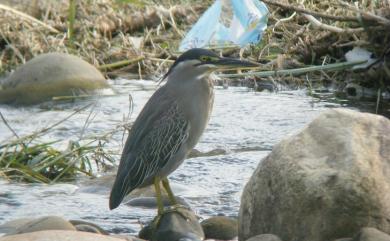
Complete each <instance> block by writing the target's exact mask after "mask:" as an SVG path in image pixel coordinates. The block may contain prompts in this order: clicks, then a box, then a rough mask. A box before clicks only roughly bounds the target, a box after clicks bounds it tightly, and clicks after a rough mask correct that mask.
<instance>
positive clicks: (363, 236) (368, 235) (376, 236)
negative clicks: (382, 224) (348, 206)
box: [352, 227, 390, 241]
mask: <svg viewBox="0 0 390 241" xmlns="http://www.w3.org/2000/svg"><path fill="white" fill-rule="evenodd" d="M352 241H390V235H389V234H387V233H384V232H382V231H380V230H378V229H376V228H369V227H366V228H362V229H361V231H360V232H359V233H358V234H357V235H356V236H355V237H353V239H352Z"/></svg>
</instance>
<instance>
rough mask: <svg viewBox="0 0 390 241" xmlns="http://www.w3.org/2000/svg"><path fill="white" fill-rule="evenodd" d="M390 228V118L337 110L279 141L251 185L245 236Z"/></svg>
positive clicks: (323, 235) (243, 211) (332, 235)
mask: <svg viewBox="0 0 390 241" xmlns="http://www.w3.org/2000/svg"><path fill="white" fill-rule="evenodd" d="M365 226H370V227H376V228H377V229H379V230H381V231H383V232H386V233H390V121H389V120H388V119H386V118H385V117H382V116H379V115H373V114H365V113H358V112H355V111H352V110H344V109H334V110H329V111H326V112H324V113H322V114H321V115H320V116H319V117H318V118H317V119H315V120H314V121H313V122H311V123H310V124H309V125H308V126H307V127H306V128H305V129H304V130H302V131H301V132H300V133H298V134H296V135H294V136H291V137H289V138H287V139H285V140H283V141H281V142H280V143H279V144H278V145H276V146H275V147H274V149H273V151H272V152H271V153H270V155H268V156H267V157H266V158H265V159H264V160H263V161H262V162H261V163H260V164H259V165H258V167H257V169H256V170H255V172H254V173H253V175H252V177H251V178H250V180H249V182H248V183H247V184H246V186H245V189H244V191H243V194H242V197H241V207H240V213H239V240H246V239H248V238H250V237H252V236H255V235H257V234H263V233H272V234H275V235H277V236H279V237H280V238H281V239H282V240H291V241H294V240H299V241H309V240H310V241H328V240H335V239H338V238H343V237H352V236H354V234H356V233H357V232H358V231H359V230H360V228H362V227H365Z"/></svg>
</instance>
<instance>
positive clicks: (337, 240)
mask: <svg viewBox="0 0 390 241" xmlns="http://www.w3.org/2000/svg"><path fill="white" fill-rule="evenodd" d="M333 241H352V238H338V239H335V240H333Z"/></svg>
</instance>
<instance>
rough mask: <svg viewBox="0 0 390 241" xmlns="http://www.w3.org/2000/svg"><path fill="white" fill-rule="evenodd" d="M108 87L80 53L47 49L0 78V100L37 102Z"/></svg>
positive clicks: (89, 92) (20, 102) (102, 77)
mask: <svg viewBox="0 0 390 241" xmlns="http://www.w3.org/2000/svg"><path fill="white" fill-rule="evenodd" d="M108 87H109V85H108V83H107V81H106V79H105V78H104V76H103V75H102V74H101V73H100V72H99V70H97V69H96V68H95V67H94V66H92V65H91V64H89V63H87V62H86V61H84V60H82V59H80V58H79V57H77V56H73V55H69V54H63V53H48V54H42V55H39V56H37V57H35V58H33V59H31V60H30V61H28V62H26V63H25V64H24V65H22V66H20V67H18V68H17V69H16V70H15V72H14V73H12V74H11V75H10V76H9V77H8V78H6V79H4V80H1V81H0V103H7V104H8V103H10V104H36V103H40V102H43V101H48V100H51V99H52V97H56V96H72V95H84V94H87V95H90V94H93V93H94V91H95V90H98V89H103V88H108Z"/></svg>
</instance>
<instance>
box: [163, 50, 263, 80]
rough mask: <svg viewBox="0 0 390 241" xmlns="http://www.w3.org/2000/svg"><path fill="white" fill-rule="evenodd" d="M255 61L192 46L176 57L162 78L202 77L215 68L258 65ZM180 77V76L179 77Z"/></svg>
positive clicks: (225, 68) (237, 67) (243, 67)
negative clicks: (222, 55)
mask: <svg viewBox="0 0 390 241" xmlns="http://www.w3.org/2000/svg"><path fill="white" fill-rule="evenodd" d="M258 66H259V65H258V64H256V63H252V62H249V61H245V60H238V59H234V58H224V57H219V56H218V55H217V54H215V53H214V52H212V51H210V50H206V49H199V48H194V49H190V50H187V51H186V52H184V53H183V54H182V55H180V56H179V58H177V60H176V61H175V62H174V63H173V65H172V66H171V68H170V69H169V71H168V72H167V73H166V74H165V75H164V77H163V79H165V78H168V81H169V80H170V79H174V78H170V76H176V75H180V76H183V77H186V76H187V77H191V76H192V77H195V78H202V77H203V76H205V75H209V74H210V73H211V72H213V71H216V70H227V69H229V70H232V69H248V68H254V67H258ZM180 79H181V78H180Z"/></svg>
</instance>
